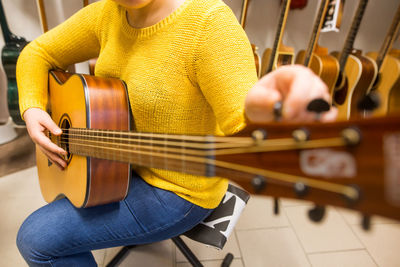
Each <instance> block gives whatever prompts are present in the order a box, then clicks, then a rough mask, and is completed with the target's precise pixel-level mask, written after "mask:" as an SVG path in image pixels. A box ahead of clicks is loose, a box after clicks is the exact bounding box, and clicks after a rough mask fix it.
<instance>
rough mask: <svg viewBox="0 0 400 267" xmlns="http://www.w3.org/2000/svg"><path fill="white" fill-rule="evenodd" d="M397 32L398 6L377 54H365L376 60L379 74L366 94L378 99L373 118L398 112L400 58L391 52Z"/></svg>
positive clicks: (399, 13) (399, 29) (398, 25)
mask: <svg viewBox="0 0 400 267" xmlns="http://www.w3.org/2000/svg"><path fill="white" fill-rule="evenodd" d="M399 32H400V5H399V7H398V9H397V11H396V14H395V16H394V18H393V21H392V25H391V26H390V28H389V31H388V33H387V34H386V37H385V39H384V41H383V44H382V46H381V49H380V51H379V53H374V52H370V53H367V55H368V56H370V57H372V58H374V59H375V60H376V64H377V66H378V73H379V74H378V77H377V80H376V81H375V83H374V86H373V87H372V88H371V90H370V91H369V92H368V93H374V94H376V95H377V96H378V98H379V105H378V107H377V108H376V109H375V110H374V111H373V112H372V115H373V116H385V115H386V114H387V113H390V112H400V56H399V54H398V51H396V50H392V46H393V43H394V41H395V39H396V36H397V35H398V34H399Z"/></svg>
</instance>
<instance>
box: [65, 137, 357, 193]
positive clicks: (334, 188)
mask: <svg viewBox="0 0 400 267" xmlns="http://www.w3.org/2000/svg"><path fill="white" fill-rule="evenodd" d="M70 145H78V146H81V147H87V148H92V147H95V148H98V146H93V145H89V144H81V143H78V144H75V143H70ZM107 150H114V148H110V147H104V148H103V150H102V152H105V151H107ZM126 152H129V153H130V155H128V154H125V155H124V156H123V158H122V159H121V160H123V159H125V160H126V159H128V160H127V161H128V162H129V161H130V160H132V161H133V159H132V157H131V156H132V154H133V155H134V154H137V155H138V156H140V155H146V156H150V157H159V158H163V157H166V158H169V159H175V160H182V158H183V157H182V156H181V155H175V154H170V155H168V154H167V155H165V154H164V153H155V152H148V151H132V150H126ZM81 153H84V152H81ZM185 160H186V161H188V162H193V163H202V164H212V165H214V166H217V167H221V168H227V169H230V170H235V171H239V172H245V173H249V174H254V175H262V176H264V177H268V179H272V180H275V181H279V182H285V183H289V184H296V183H298V182H301V183H304V184H305V185H307V186H309V187H313V188H318V189H321V190H325V191H329V192H333V193H339V194H342V195H344V196H346V197H348V198H350V199H356V198H357V197H358V192H357V190H356V189H354V188H352V187H351V186H346V185H338V184H335V183H331V182H326V181H319V180H316V179H312V178H307V177H302V176H296V175H290V174H285V173H281V172H275V171H270V170H265V169H260V168H254V167H249V166H244V165H240V164H235V163H230V162H225V161H220V160H215V159H211V158H206V157H203V158H202V157H192V156H186V157H185ZM153 163H154V162H153ZM151 167H152V166H151ZM191 169H192V166H190V169H188V170H189V171H192V170H191ZM200 175H203V176H204V174H200ZM248 180H250V179H248Z"/></svg>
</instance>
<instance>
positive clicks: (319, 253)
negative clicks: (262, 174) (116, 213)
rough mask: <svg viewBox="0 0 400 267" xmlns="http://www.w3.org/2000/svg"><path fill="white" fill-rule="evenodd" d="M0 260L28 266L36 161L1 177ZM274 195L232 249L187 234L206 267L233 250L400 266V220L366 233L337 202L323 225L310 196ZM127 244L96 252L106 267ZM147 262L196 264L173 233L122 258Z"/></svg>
mask: <svg viewBox="0 0 400 267" xmlns="http://www.w3.org/2000/svg"><path fill="white" fill-rule="evenodd" d="M0 202H1V204H0V214H2V216H1V220H0V236H1V238H0V266H1V267H3V266H4V267H8V266H10V267H18V266H26V264H25V263H24V261H23V260H22V258H21V257H20V255H19V253H18V251H17V248H16V245H15V236H16V233H17V230H18V228H19V226H20V224H21V223H22V221H23V220H24V218H25V217H26V216H27V215H28V214H29V213H31V212H32V211H34V210H35V209H37V208H38V207H40V206H42V205H44V204H45V202H44V201H43V200H42V197H41V194H40V190H39V185H38V179H37V174H36V168H30V169H26V170H23V171H20V172H17V173H13V174H11V175H7V176H4V177H0ZM272 203H273V202H272V200H271V199H270V198H264V197H257V196H253V197H252V198H251V199H250V201H249V204H248V205H247V207H246V209H245V211H244V213H243V215H242V217H241V219H240V221H239V222H238V224H237V227H236V230H235V231H234V233H233V234H232V236H231V237H230V239H229V240H228V243H227V244H226V246H225V248H224V250H222V251H217V250H215V249H212V248H208V247H206V246H204V245H202V244H198V243H195V242H193V241H190V240H188V239H185V240H186V241H187V243H188V245H189V247H191V248H192V249H193V251H194V252H195V254H196V255H197V256H198V257H199V258H200V260H201V261H202V263H203V264H204V266H206V267H216V266H220V264H221V262H222V259H223V257H224V256H225V254H226V253H227V252H231V253H233V254H234V256H235V258H234V261H233V263H232V265H231V266H232V267H243V266H245V267H257V266H268V267H270V266H271V267H273V266H283V267H286V266H287V267H296V266H314V267H333V266H337V267H342V266H343V267H346V266H348V267H353V266H357V267H358V266H362V267H370V266H382V267H397V266H400V253H399V252H398V251H399V250H398V249H399V248H400V224H399V223H398V222H396V221H391V220H388V219H384V218H373V219H372V224H373V225H372V229H371V231H369V232H365V231H363V230H362V229H361V227H360V225H359V218H358V215H357V214H355V213H353V212H350V211H346V210H343V209H338V208H329V209H328V210H327V215H326V217H325V219H324V221H323V222H322V223H321V224H315V223H312V222H310V221H309V219H308V218H307V216H306V212H307V210H308V209H309V208H310V207H311V204H310V203H307V202H300V201H293V200H283V201H281V203H282V205H281V213H280V215H278V216H275V215H273V212H272ZM118 250H119V248H112V249H106V250H99V251H95V252H94V255H95V258H96V260H97V262H98V265H99V266H105V264H106V263H108V262H109V261H110V259H111V258H112V256H113V255H115V254H116V253H117V252H118ZM120 266H122V267H127V266H132V267H133V266H140V267H141V266H146V267H153V266H154V267H159V266H162V267H189V266H190V265H189V263H188V262H187V261H186V260H185V258H184V257H183V255H182V254H181V253H180V252H179V251H178V250H177V249H176V248H175V246H174V244H173V243H172V242H171V241H170V240H168V241H164V242H160V243H155V244H151V245H146V246H140V247H137V248H135V249H133V250H132V251H131V252H130V253H129V255H128V256H127V258H125V260H124V261H123V263H121V264H120Z"/></svg>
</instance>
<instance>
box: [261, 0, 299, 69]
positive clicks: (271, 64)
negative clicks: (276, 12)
mask: <svg viewBox="0 0 400 267" xmlns="http://www.w3.org/2000/svg"><path fill="white" fill-rule="evenodd" d="M290 3H291V0H283V1H282V3H281V5H282V8H281V12H280V16H279V21H278V29H277V31H276V34H275V39H274V40H275V41H274V45H273V47H272V48H267V49H265V51H264V54H263V56H262V61H261V76H264V75H265V74H267V73H269V72H271V71H273V70H275V69H276V68H278V67H279V66H282V65H290V64H293V63H294V49H293V48H292V47H289V46H285V45H284V44H283V41H282V38H283V33H284V31H285V27H286V20H287V16H288V13H289V9H290Z"/></svg>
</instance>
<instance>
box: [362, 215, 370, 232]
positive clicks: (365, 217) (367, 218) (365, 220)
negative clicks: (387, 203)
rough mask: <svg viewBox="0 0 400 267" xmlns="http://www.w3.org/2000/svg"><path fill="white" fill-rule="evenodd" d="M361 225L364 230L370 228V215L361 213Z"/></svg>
mask: <svg viewBox="0 0 400 267" xmlns="http://www.w3.org/2000/svg"><path fill="white" fill-rule="evenodd" d="M361 225H362V228H363V229H364V230H365V231H368V230H369V229H371V216H369V215H363V217H362V220H361Z"/></svg>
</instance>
